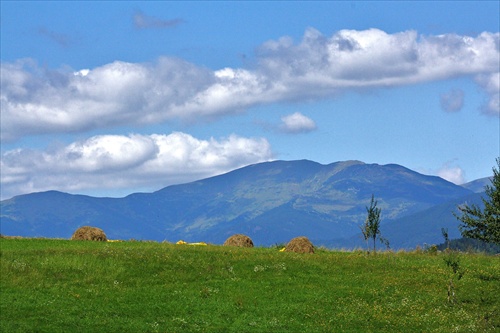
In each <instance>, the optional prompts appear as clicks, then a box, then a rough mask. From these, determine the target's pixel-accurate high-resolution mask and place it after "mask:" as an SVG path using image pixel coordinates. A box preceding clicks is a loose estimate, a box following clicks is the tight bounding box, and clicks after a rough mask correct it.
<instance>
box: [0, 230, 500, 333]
mask: <svg viewBox="0 0 500 333" xmlns="http://www.w3.org/2000/svg"><path fill="white" fill-rule="evenodd" d="M0 246H1V251H0V255H1V256H0V259H1V270H0V273H1V274H0V279H1V280H0V281H1V285H0V293H1V294H0V295H1V296H0V316H1V317H0V318H1V324H0V331H1V332H494V331H498V330H500V258H499V257H493V256H485V255H474V254H461V255H460V257H459V260H460V262H459V266H460V269H461V270H463V272H464V275H463V277H462V278H461V279H460V280H458V278H457V277H456V276H455V278H454V286H455V293H456V294H455V295H456V297H455V302H454V303H452V302H449V301H448V295H447V290H448V284H449V279H450V278H451V277H453V273H452V270H451V268H450V267H448V266H447V265H446V263H445V260H444V258H446V256H447V254H444V253H439V254H435V255H432V254H428V253H379V254H377V255H367V254H366V253H364V252H362V251H355V252H340V251H326V250H318V251H316V253H315V254H295V253H284V252H279V251H278V250H277V249H276V248H251V249H243V248H231V247H222V246H187V245H173V244H166V243H154V242H116V243H110V242H107V243H106V242H88V241H87V242H86V241H68V240H49V239H0Z"/></svg>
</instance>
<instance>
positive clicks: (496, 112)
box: [476, 59, 500, 116]
mask: <svg viewBox="0 0 500 333" xmlns="http://www.w3.org/2000/svg"><path fill="white" fill-rule="evenodd" d="M499 61H500V59H499ZM476 82H477V83H478V84H479V86H480V87H482V88H483V89H484V91H485V92H486V94H487V95H488V101H487V102H486V103H485V104H484V105H483V106H482V108H481V109H482V111H483V112H484V113H485V114H488V115H492V116H500V72H497V73H493V74H482V75H478V76H477V77H476Z"/></svg>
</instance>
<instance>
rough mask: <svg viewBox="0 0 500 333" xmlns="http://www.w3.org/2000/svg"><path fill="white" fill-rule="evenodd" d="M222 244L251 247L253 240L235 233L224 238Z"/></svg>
mask: <svg viewBox="0 0 500 333" xmlns="http://www.w3.org/2000/svg"><path fill="white" fill-rule="evenodd" d="M223 246H238V247H253V242H252V239H251V238H250V237H248V236H245V235H241V234H236V235H232V236H231V237H229V238H228V239H226V241H225V242H224V244H223Z"/></svg>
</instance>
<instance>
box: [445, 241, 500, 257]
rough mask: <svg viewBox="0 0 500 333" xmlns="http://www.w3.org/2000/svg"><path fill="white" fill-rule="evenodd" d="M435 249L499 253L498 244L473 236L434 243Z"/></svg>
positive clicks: (499, 247) (499, 246)
mask: <svg viewBox="0 0 500 333" xmlns="http://www.w3.org/2000/svg"><path fill="white" fill-rule="evenodd" d="M436 248H437V250H439V251H444V250H445V249H446V248H449V249H452V250H455V251H460V252H469V253H474V252H483V253H486V254H497V253H500V245H496V244H492V243H486V242H483V241H480V240H478V239H473V238H459V239H452V240H449V243H442V244H439V245H436Z"/></svg>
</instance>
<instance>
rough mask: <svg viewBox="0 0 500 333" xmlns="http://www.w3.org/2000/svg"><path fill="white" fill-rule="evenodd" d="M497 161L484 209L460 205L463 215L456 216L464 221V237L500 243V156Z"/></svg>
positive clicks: (488, 186) (461, 228)
mask: <svg viewBox="0 0 500 333" xmlns="http://www.w3.org/2000/svg"><path fill="white" fill-rule="evenodd" d="M496 162H497V168H498V169H497V168H493V179H492V181H491V185H486V195H487V196H488V200H487V199H485V198H482V201H483V204H484V210H481V208H480V207H478V206H477V205H474V204H472V205H470V206H468V205H467V204H464V205H462V206H459V207H458V209H459V210H460V212H461V213H462V215H461V216H458V215H455V216H456V217H457V219H458V220H460V221H461V222H462V224H461V225H460V226H459V228H460V232H461V233H462V236H463V237H468V238H474V239H479V240H482V241H484V242H488V243H495V244H498V245H500V157H499V158H497V159H496Z"/></svg>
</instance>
